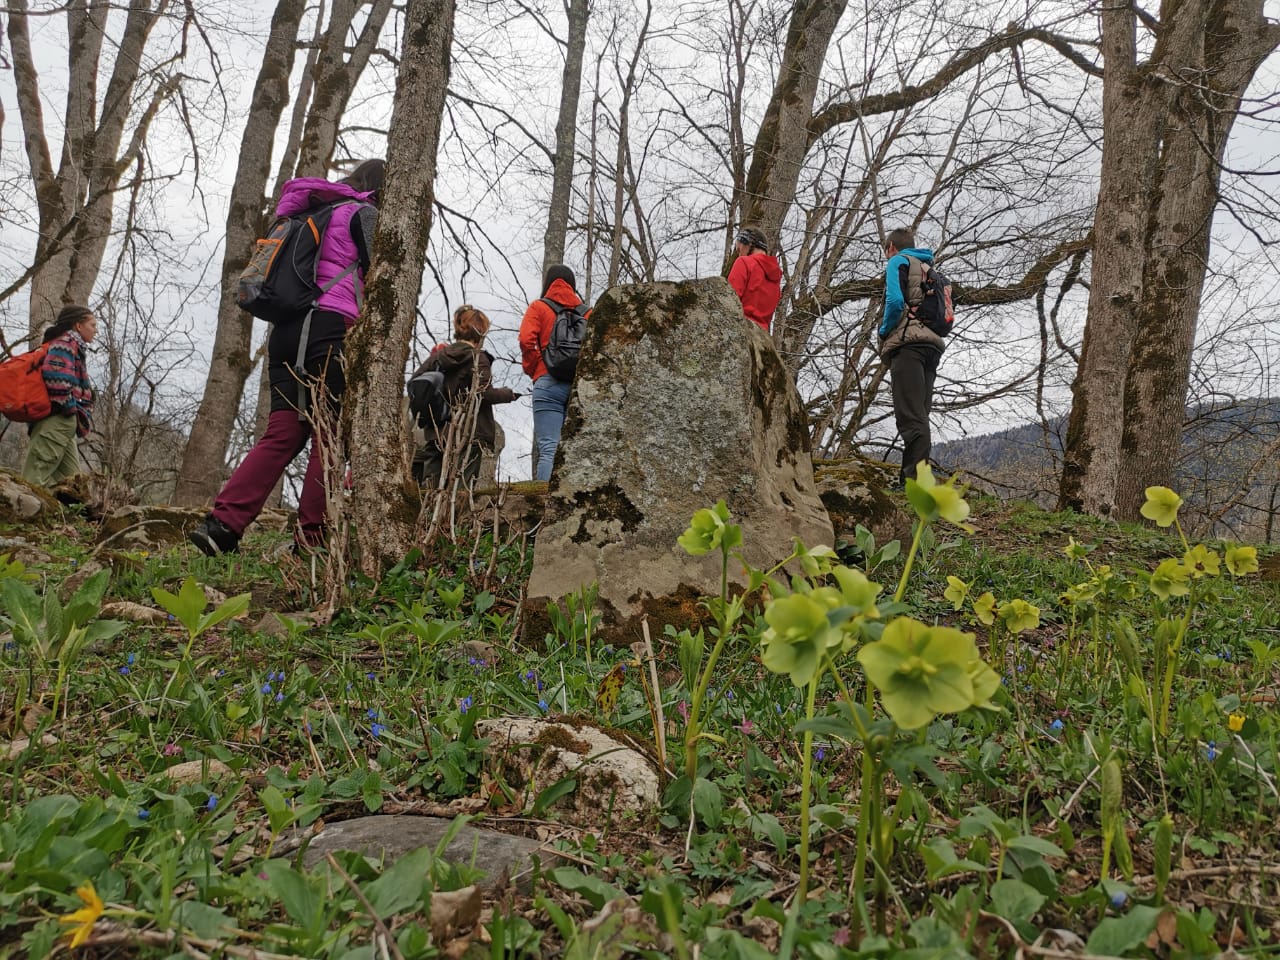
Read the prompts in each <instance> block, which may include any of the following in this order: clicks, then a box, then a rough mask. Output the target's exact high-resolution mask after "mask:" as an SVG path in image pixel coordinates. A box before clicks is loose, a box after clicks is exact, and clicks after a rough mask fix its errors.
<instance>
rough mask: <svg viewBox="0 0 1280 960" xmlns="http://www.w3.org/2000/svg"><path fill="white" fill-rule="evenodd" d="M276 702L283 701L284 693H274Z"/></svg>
mask: <svg viewBox="0 0 1280 960" xmlns="http://www.w3.org/2000/svg"><path fill="white" fill-rule="evenodd" d="M276 703H284V694H283V693H277V694H276Z"/></svg>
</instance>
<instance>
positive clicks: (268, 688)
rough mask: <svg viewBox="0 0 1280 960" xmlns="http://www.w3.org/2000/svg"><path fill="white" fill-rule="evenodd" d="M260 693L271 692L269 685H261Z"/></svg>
mask: <svg viewBox="0 0 1280 960" xmlns="http://www.w3.org/2000/svg"><path fill="white" fill-rule="evenodd" d="M262 692H263V693H270V692H271V684H269V683H264V684H263V685H262Z"/></svg>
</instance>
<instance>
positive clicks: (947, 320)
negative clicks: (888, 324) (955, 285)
mask: <svg viewBox="0 0 1280 960" xmlns="http://www.w3.org/2000/svg"><path fill="white" fill-rule="evenodd" d="M907 260H908V261H909V263H910V268H909V270H910V272H909V274H908V276H909V277H910V275H911V274H913V273H915V272H916V269H917V267H916V264H919V273H920V290H921V292H922V293H923V294H924V296H923V298H922V299H921V300H920V302H919V303H916V304H912V306H911V309H912V310H913V311H914V312H915V316H916V319H917V320H919V321H920V322H921V323H923V324H924V325H925V326H926V327H928V328H929V329H930V330H932V331H933V332H934V333H936V334H937V335H938V336H940V337H945V336H947V334H949V333H950V332H951V327H952V325H953V324H954V323H955V319H956V314H955V308H954V306H953V304H952V301H951V281H950V280H948V279H947V278H946V276H944V275H943V273H942V271H941V270H939V269H938V268H937V267H935V266H933V265H932V264H929V263H925V262H924V261H923V260H917V259H916V258H915V257H908V258H907ZM910 282H911V280H910V279H909V280H908V283H910ZM907 289H911V288H910V287H907Z"/></svg>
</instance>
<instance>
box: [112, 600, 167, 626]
mask: <svg viewBox="0 0 1280 960" xmlns="http://www.w3.org/2000/svg"><path fill="white" fill-rule="evenodd" d="M99 616H101V617H103V618H107V619H111V620H128V621H129V622H130V623H145V624H164V623H167V622H168V621H169V615H168V614H167V613H165V612H164V611H163V610H157V609H155V608H154V607H144V606H143V605H142V604H140V603H130V602H129V601H128V600H117V601H115V602H113V603H104V604H103V605H102V611H101V613H100V614H99Z"/></svg>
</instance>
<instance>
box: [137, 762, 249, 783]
mask: <svg viewBox="0 0 1280 960" xmlns="http://www.w3.org/2000/svg"><path fill="white" fill-rule="evenodd" d="M232 774H233V771H232V769H231V768H230V767H228V766H227V765H226V764H225V763H223V762H222V761H221V760H188V761H187V762H186V763H175V764H174V765H173V766H172V767H167V768H165V769H164V770H160V771H158V772H157V773H156V776H157V777H164V778H165V779H167V780H168V781H170V782H171V783H172V784H173V785H174V786H181V785H184V784H188V783H212V782H213V781H214V780H221V779H222V778H223V777H229V776H231V775H232Z"/></svg>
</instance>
